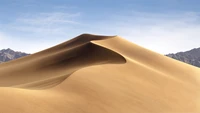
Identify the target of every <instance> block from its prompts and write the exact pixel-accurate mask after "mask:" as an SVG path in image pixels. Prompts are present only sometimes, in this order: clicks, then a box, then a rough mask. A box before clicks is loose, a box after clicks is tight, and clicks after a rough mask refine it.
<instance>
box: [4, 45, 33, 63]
mask: <svg viewBox="0 0 200 113" xmlns="http://www.w3.org/2000/svg"><path fill="white" fill-rule="evenodd" d="M27 55H29V54H27V53H23V52H18V51H14V50H12V49H10V48H8V49H2V50H0V63H2V62H7V61H10V60H14V59H17V58H20V57H23V56H27Z"/></svg>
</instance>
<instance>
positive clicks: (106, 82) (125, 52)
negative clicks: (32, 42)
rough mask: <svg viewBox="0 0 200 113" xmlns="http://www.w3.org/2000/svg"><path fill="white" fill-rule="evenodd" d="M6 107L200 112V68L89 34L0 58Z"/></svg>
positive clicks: (15, 111)
mask: <svg viewBox="0 0 200 113" xmlns="http://www.w3.org/2000/svg"><path fill="white" fill-rule="evenodd" d="M149 43H151V42H149ZM0 113H200V69H199V68H196V67H194V66H190V65H188V64H185V63H182V62H179V61H176V60H173V59H171V58H168V57H166V56H164V55H161V54H158V53H155V52H152V51H150V50H148V49H145V48H143V47H140V46H138V45H136V44H133V43H131V42H129V41H127V40H125V39H123V38H121V37H119V36H98V35H90V34H83V35H80V36H78V37H75V38H73V39H71V40H69V41H66V42H64V43H62V44H59V45H57V46H54V47H52V48H49V49H46V50H44V51H41V52H38V53H35V54H33V55H30V56H26V57H23V58H20V59H17V60H13V61H10V62H6V63H2V64H0Z"/></svg>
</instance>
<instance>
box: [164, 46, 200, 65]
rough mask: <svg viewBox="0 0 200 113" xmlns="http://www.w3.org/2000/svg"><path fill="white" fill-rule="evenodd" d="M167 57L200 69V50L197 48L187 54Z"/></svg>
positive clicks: (179, 53) (181, 53) (182, 53)
mask: <svg viewBox="0 0 200 113" xmlns="http://www.w3.org/2000/svg"><path fill="white" fill-rule="evenodd" d="M166 56H168V57H171V58H173V59H176V60H179V61H182V62H185V63H188V64H191V65H194V66H197V67H200V48H195V49H192V50H189V51H186V52H178V53H176V54H167V55H166Z"/></svg>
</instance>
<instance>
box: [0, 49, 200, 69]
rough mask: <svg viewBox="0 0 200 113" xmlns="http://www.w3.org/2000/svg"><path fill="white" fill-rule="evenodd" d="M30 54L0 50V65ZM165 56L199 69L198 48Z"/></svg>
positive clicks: (199, 52)
mask: <svg viewBox="0 0 200 113" xmlns="http://www.w3.org/2000/svg"><path fill="white" fill-rule="evenodd" d="M27 55H30V54H27V53H24V52H18V51H14V50H12V49H10V48H8V49H2V50H0V63H2V62H7V61H10V60H14V59H17V58H20V57H24V56H27ZM166 56H168V57H171V58H173V59H176V60H179V61H182V62H185V63H188V64H191V65H194V66H197V67H200V48H195V49H192V50H189V51H186V52H178V53H175V54H167V55H166Z"/></svg>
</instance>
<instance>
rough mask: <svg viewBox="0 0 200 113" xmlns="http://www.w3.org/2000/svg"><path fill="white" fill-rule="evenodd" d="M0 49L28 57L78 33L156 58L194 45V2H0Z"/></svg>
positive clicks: (197, 37) (198, 29)
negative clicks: (111, 39)
mask: <svg viewBox="0 0 200 113" xmlns="http://www.w3.org/2000/svg"><path fill="white" fill-rule="evenodd" d="M0 1H1V4H0V45H1V46H0V49H3V48H11V49H14V50H17V51H24V52H28V53H34V52H37V51H40V50H43V49H46V48H48V47H51V46H54V45H56V44H59V43H61V42H63V41H66V40H69V39H70V38H73V37H75V36H77V35H80V34H82V33H91V34H100V35H119V36H121V37H123V38H126V39H127V40H129V41H131V42H133V43H136V44H138V45H141V46H143V47H146V48H148V49H151V50H153V51H156V52H158V53H161V54H167V53H173V52H179V51H185V50H189V49H192V48H196V47H200V44H199V42H200V13H199V12H200V7H199V4H200V1H199V0H79V1H78V0H77V1H75V0H0Z"/></svg>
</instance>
